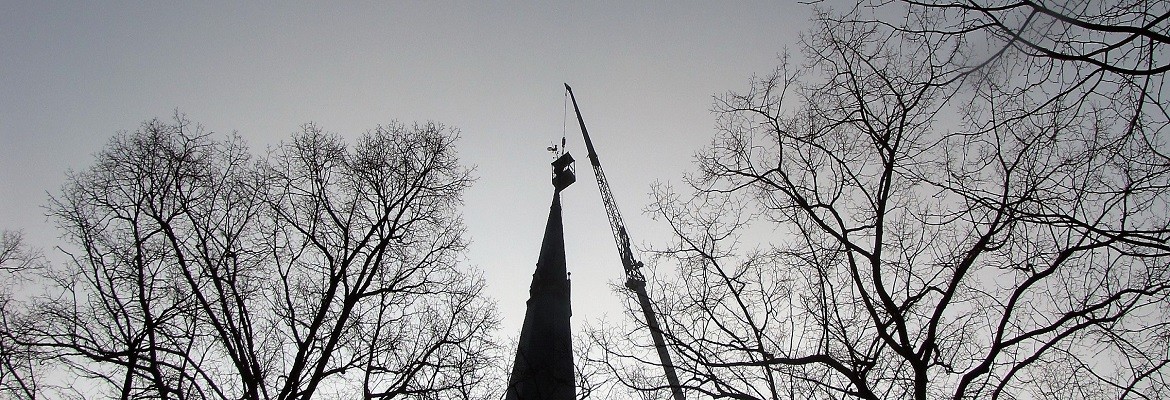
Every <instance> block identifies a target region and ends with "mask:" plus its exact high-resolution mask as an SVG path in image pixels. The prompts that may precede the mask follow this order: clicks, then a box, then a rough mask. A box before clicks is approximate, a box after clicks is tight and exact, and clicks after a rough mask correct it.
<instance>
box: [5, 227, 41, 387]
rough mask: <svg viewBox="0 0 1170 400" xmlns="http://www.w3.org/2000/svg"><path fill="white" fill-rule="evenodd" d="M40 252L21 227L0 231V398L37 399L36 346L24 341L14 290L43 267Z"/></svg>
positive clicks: (37, 358)
mask: <svg viewBox="0 0 1170 400" xmlns="http://www.w3.org/2000/svg"><path fill="white" fill-rule="evenodd" d="M41 260H42V257H41V253H40V252H39V251H38V250H34V249H31V248H30V247H29V245H28V244H27V243H26V242H25V240H24V233H23V232H20V231H9V230H5V231H0V279H2V280H3V282H4V284H3V287H0V398H11V399H35V398H36V397H37V394H38V393H39V392H40V381H41V379H40V376H39V375H38V374H37V373H38V372H39V371H38V368H36V363H37V362H38V361H40V358H39V357H38V354H37V353H36V351H35V349H34V348H32V347H31V346H28V345H25V344H22V343H21V342H22V340H21V338H20V337H19V336H18V334H19V326H20V325H21V323H20V321H21V320H22V319H23V318H24V315H23V314H22V313H21V311H22V310H23V308H22V307H21V306H20V304H18V300H17V299H15V298H14V293H13V292H14V291H15V290H17V288H19V287H20V285H22V284H24V283H26V282H27V281H28V275H29V274H31V273H34V272H36V271H37V270H38V269H39V268H40V264H41Z"/></svg>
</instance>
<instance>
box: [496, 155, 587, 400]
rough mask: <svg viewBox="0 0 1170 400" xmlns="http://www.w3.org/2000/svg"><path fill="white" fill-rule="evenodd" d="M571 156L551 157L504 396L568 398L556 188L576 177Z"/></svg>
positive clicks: (572, 391) (565, 280)
mask: <svg viewBox="0 0 1170 400" xmlns="http://www.w3.org/2000/svg"><path fill="white" fill-rule="evenodd" d="M572 164H573V157H571V156H569V154H568V153H565V154H564V155H562V156H561V157H560V158H558V159H557V160H556V161H553V163H552V165H553V177H552V181H553V187H554V190H553V199H552V206H551V207H550V209H549V214H548V223H547V224H545V227H544V241H543V242H542V243H541V245H540V256H539V257H538V258H537V262H536V272H535V273H533V274H532V285H531V286H530V287H529V298H528V311H527V312H525V314H524V326H523V328H521V329H520V343H519V345H518V346H517V348H516V360H515V361H514V362H513V364H512V375H511V377H510V378H509V379H508V393H507V397H506V400H573V398H574V397H576V392H577V390H576V386H575V385H574V383H573V341H572V332H571V328H570V326H569V318H570V317H571V316H572V314H573V311H572V308H571V306H570V304H569V276H568V270H567V268H566V265H565V238H564V227H563V225H562V222H561V191H562V190H564V189H565V188H566V187H568V186H569V185H571V184H573V182H574V181H576V176H575V175H574V172H573V165H572Z"/></svg>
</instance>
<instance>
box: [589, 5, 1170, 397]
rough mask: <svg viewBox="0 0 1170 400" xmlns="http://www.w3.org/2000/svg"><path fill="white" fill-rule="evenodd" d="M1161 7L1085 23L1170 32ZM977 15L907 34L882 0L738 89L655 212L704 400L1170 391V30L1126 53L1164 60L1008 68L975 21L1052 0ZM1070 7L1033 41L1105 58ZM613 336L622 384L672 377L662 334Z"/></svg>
mask: <svg viewBox="0 0 1170 400" xmlns="http://www.w3.org/2000/svg"><path fill="white" fill-rule="evenodd" d="M1137 3H1139V4H1138V5H1137V6H1134V7H1130V8H1129V9H1124V8H1125V7H1124V6H1125V5H1124V4H1123V5H1121V6H1114V4H1116V3H1109V4H1108V5H1106V4H1104V3H1100V4H1098V3H1077V4H1082V5H1081V6H1079V7H1080V8H1075V7H1074V8H1070V9H1064V10H1066V11H1068V10H1081V11H1084V10H1090V11H1102V13H1104V14H1108V15H1118V14H1121V13H1124V12H1137V13H1139V14H1141V15H1153V16H1155V17H1157V16H1163V15H1166V11H1165V10H1152V11H1151V10H1149V9H1151V8H1159V7H1160V8H1162V9H1164V8H1166V6H1165V5H1164V4H1161V3H1159V4H1152V3H1148V2H1137ZM890 4H894V5H906V4H903V3H890ZM970 4H971V3H967V2H964V3H962V5H960V6H953V7H952V6H947V7H946V8H944V9H942V10H941V11H940V10H938V9H934V8H931V6H928V5H923V4H921V3H917V2H913V3H909V6H908V8H904V9H903V10H909V11H906V12H907V14H904V15H906V16H907V17H906V18H904V19H902V20H900V22H899V21H893V20H890V19H881V18H878V19H873V18H874V17H873V16H874V15H878V16H882V15H890V14H889V13H886V14H883V12H884V11H881V10H878V11H875V10H874V9H871V8H867V7H868V6H865V5H862V6H859V7H856V8H853V9H851V10H848V11H847V12H846V13H844V14H843V15H842V14H833V13H829V12H825V13H821V14H819V16H818V19H817V26H816V27H815V28H814V29H813V30H812V31H810V32H809V33H808V34H807V35H806V36H805V37H804V39H803V42H802V47H803V49H802V50H803V56H804V58H805V59H806V60H807V63H805V64H804V65H803V67H793V66H790V65H787V63H784V64H785V65H782V66H781V68H779V69H778V70H777V71H776V72H775V73H773V74H771V75H769V76H767V77H765V78H763V79H759V80H756V81H754V82H753V83H752V85H751V88H750V89H749V90H748V91H747V92H743V93H730V94H727V95H725V96H720V97H718V98H717V100H716V111H717V112H718V113H719V125H718V134H717V136H716V138H715V139H714V141H713V142H712V144H711V146H710V148H709V149H708V150H706V151H704V152H703V153H701V154H700V155H699V156H698V160H699V171H698V173H696V174H693V175H690V176H688V178H687V179H686V182H687V187H686V188H685V189H684V190H682V191H680V190H676V189H674V188H672V187H670V186H668V185H662V186H659V187H658V188H656V190H655V195H656V199H655V202H654V204H653V205H652V206H651V210H650V211H651V212H652V213H653V214H654V215H656V216H657V217H658V218H660V219H662V220H664V221H665V222H666V223H667V225H668V226H670V228H671V229H673V231H674V234H675V239H674V241H673V242H672V243H670V244H668V245H665V246H662V247H660V248H658V249H657V250H655V254H656V255H657V256H658V257H657V260H656V261H657V262H658V265H659V266H660V267H661V266H666V265H669V266H672V267H676V268H677V269H676V271H675V272H677V274H675V275H671V276H667V274H666V273H665V272H664V271H661V270H659V271H658V273H659V277H658V279H657V282H658V285H657V286H656V289H657V290H656V292H657V293H656V294H655V297H656V298H657V300H658V303H657V306H658V308H659V310H660V312H661V314H662V318H663V320H664V323H663V326H664V329H665V330H666V331H667V336H668V338H669V341H670V347H671V350H672V352H673V353H674V354H675V356H676V363H677V364H678V365H677V367H678V368H679V370H680V376H681V377H682V379H683V385H684V386H685V388H686V391H687V392H688V393H691V394H692V395H696V394H697V395H701V396H702V397H706V396H711V397H717V398H724V397H727V398H737V399H776V398H790V397H792V398H866V399H879V398H914V399H927V398H954V399H960V398H1160V397H1161V396H1162V395H1161V393H1166V392H1170V385H1168V380H1167V378H1168V375H1170V370H1168V369H1167V364H1168V363H1170V315H1168V313H1167V311H1170V309H1168V308H1167V305H1168V304H1170V303H1168V301H1170V299H1168V297H1167V296H1168V294H1170V269H1168V266H1170V265H1168V264H1170V246H1168V245H1167V240H1170V191H1167V188H1168V187H1170V160H1167V158H1166V157H1165V156H1164V154H1166V150H1167V149H1166V148H1165V147H1166V146H1167V143H1166V140H1165V139H1164V137H1163V136H1164V135H1163V134H1162V132H1163V128H1162V127H1163V126H1164V124H1165V121H1166V120H1167V114H1166V113H1164V111H1163V110H1164V109H1165V107H1163V105H1162V100H1161V96H1160V87H1161V83H1162V80H1163V77H1162V76H1163V74H1162V71H1161V67H1160V66H1158V65H1157V61H1156V60H1155V59H1156V58H1157V57H1156V56H1153V55H1156V54H1158V53H1157V51H1158V50H1156V49H1159V48H1160V43H1161V39H1158V38H1157V37H1158V35H1159V34H1160V32H1164V31H1165V27H1166V26H1167V25H1166V24H1165V23H1163V22H1161V21H1162V19H1163V18H1154V17H1151V18H1149V19H1145V20H1141V21H1144V22H1140V23H1138V22H1135V24H1138V25H1141V24H1145V25H1148V26H1149V28H1148V29H1147V30H1146V31H1144V32H1138V33H1134V35H1136V36H1133V39H1131V40H1130V41H1129V42H1126V43H1132V42H1142V41H1144V42H1142V43H1144V44H1142V45H1139V46H1137V47H1133V49H1134V50H1133V51H1127V50H1116V49H1122V48H1123V47H1124V46H1130V44H1122V45H1121V46H1115V47H1114V49H1115V50H1110V51H1119V52H1121V53H1123V54H1126V55H1128V56H1133V57H1139V58H1140V57H1145V58H1144V61H1141V62H1137V61H1132V60H1130V59H1126V60H1125V61H1124V62H1122V61H1119V62H1117V63H1114V64H1112V65H1113V66H1114V67H1116V68H1106V67H1104V66H1101V65H1099V63H1094V62H1092V60H1087V59H1081V58H1073V59H1067V60H1066V59H1065V58H1063V57H1060V56H1058V55H1057V54H1054V53H1049V52H1042V51H1040V50H1038V49H1037V48H1036V47H1035V46H1032V45H1029V44H1026V43H1025V42H1017V43H1015V44H1011V46H1014V47H1012V48H1010V49H1008V50H1006V51H1003V52H1002V53H1001V54H996V55H994V56H993V57H990V58H989V57H986V54H987V52H986V51H984V50H985V49H984V48H982V47H981V46H983V43H971V41H970V37H964V36H962V34H965V33H970V32H973V30H971V29H968V28H965V26H966V25H962V24H959V25H954V24H953V21H955V19H954V18H958V20H959V21H972V20H975V19H977V18H991V17H989V16H988V15H998V14H996V13H999V12H1001V11H1003V10H1009V11H1010V10H1018V9H1030V10H1033V11H1035V10H1039V9H1040V8H1043V7H1044V6H1043V5H1036V4H1033V3H1029V2H1020V3H1018V5H1016V4H1017V3H1012V5H1005V6H1004V7H1002V10H1001V8H995V7H991V8H987V9H985V10H976V11H971V10H970V8H971V7H969V6H970ZM1089 4H1095V5H1098V6H1100V7H1098V8H1092V7H1090V6H1089ZM887 6H889V4H887V3H884V2H883V3H881V4H879V5H878V6H877V7H879V8H880V7H887ZM916 7H925V9H919V8H916ZM1013 7H1014V8H1013ZM1113 7H1117V8H1118V9H1114V8H1113ZM1143 7H1145V9H1143ZM1135 10H1136V11H1135ZM1036 12H1041V11H1036ZM952 13H959V15H952ZM964 13H973V14H964ZM895 15H898V14H895ZM972 15H974V16H972ZM1045 15H1046V16H1044V18H1049V19H1054V20H1056V21H1057V22H1061V23H1065V24H1069V26H1072V27H1073V28H1067V29H1065V28H1059V27H1057V28H1053V29H1056V30H1055V31H1047V30H1038V29H1039V28H1038V27H1032V28H1026V29H1025V31H1027V32H1029V33H1028V34H1027V35H1016V36H1021V37H1030V38H1032V39H1029V43H1040V44H1039V45H1038V46H1050V47H1049V48H1057V49H1059V48H1061V46H1070V47H1069V48H1064V49H1062V50H1057V51H1058V52H1069V51H1074V50H1075V51H1085V52H1086V53H1085V55H1086V56H1088V57H1097V56H1098V55H1099V52H1094V51H1093V50H1092V48H1091V47H1084V48H1081V49H1079V50H1076V49H1071V48H1072V47H1076V43H1079V42H1077V41H1078V40H1080V39H1078V38H1079V37H1081V36H1077V37H1070V36H1069V34H1068V33H1067V30H1068V29H1074V28H1076V29H1080V28H1077V27H1080V26H1081V24H1079V23H1078V22H1077V21H1081V20H1089V21H1098V23H1100V20H1099V19H1094V18H1096V17H1093V16H1092V15H1091V14H1089V13H1087V12H1086V13H1084V14H1081V15H1082V16H1085V17H1084V18H1078V19H1077V20H1067V19H1061V18H1058V17H1057V16H1054V15H1050V14H1045ZM1040 17H1041V16H1036V17H1035V18H1040ZM1001 19H1002V18H1001ZM964 23H967V22H964ZM1151 24H1152V25H1151ZM940 26H941V27H942V28H938V27H940ZM1004 26H1008V27H1011V26H1014V25H1011V24H1010V23H1009V24H1006V25H1004ZM931 27H934V28H931ZM980 29H989V30H991V31H989V32H987V33H986V34H987V35H990V36H993V37H1008V36H1010V35H1008V34H1003V33H1002V32H1003V29H1004V27H1003V26H996V25H994V24H993V25H988V26H986V27H980ZM1106 31H1108V30H1106ZM956 32H958V33H956ZM995 32H1001V33H995ZM996 35H999V36H996ZM1035 35H1039V36H1035ZM1045 35H1052V36H1045ZM1038 37H1047V38H1048V39H1049V40H1050V41H1048V42H1043V41H1040V39H1037V38H1038ZM1009 39H1010V38H1009ZM1009 41H1010V40H1009ZM1001 48H1002V46H1001ZM980 54H982V55H984V57H983V58H979V57H976V56H977V55H980ZM1090 54H1091V55H1090ZM1143 54H1145V55H1144V56H1143ZM1102 57H1113V56H1102ZM977 59H978V60H980V61H979V62H978V63H975V64H972V60H977ZM1102 60H1109V62H1113V61H1114V60H1117V59H1115V58H1107V59H1106V58H1102ZM1127 63H1131V64H1127ZM1143 63H1145V64H1143ZM1135 65H1146V69H1144V70H1134V69H1135V68H1136V67H1135ZM604 338H605V339H606V340H609V341H610V342H609V343H608V345H607V346H605V348H606V349H607V350H608V351H609V355H610V357H609V359H608V361H609V362H610V363H611V365H613V368H612V371H614V372H616V373H617V374H619V375H621V374H626V375H632V374H633V373H634V372H637V371H641V372H642V373H645V372H651V371H653V370H654V369H656V368H657V366H656V365H654V361H655V360H654V359H653V358H646V357H644V354H650V353H647V352H645V351H644V350H645V346H646V344H647V343H646V341H644V340H641V339H640V338H639V337H637V336H633V337H632V339H631V340H626V338H625V337H623V336H621V335H606V336H604ZM637 346H642V347H643V348H642V351H639V350H638V347H637ZM627 382H628V384H632V385H634V386H637V387H639V388H641V389H646V390H660V389H661V388H662V383H661V382H660V381H652V382H649V383H648V384H638V383H636V382H633V381H627Z"/></svg>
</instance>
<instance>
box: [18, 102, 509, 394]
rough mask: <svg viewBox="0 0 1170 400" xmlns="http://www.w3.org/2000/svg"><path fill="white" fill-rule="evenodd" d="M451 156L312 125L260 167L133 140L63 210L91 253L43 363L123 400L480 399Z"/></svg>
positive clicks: (204, 149) (59, 205)
mask: <svg viewBox="0 0 1170 400" xmlns="http://www.w3.org/2000/svg"><path fill="white" fill-rule="evenodd" d="M456 138H457V133H455V132H454V131H452V130H450V129H447V128H445V127H443V126H441V125H438V124H425V125H415V126H406V125H402V124H391V125H387V126H382V127H378V128H377V129H375V130H373V131H370V132H368V133H366V134H365V135H362V136H361V138H360V139H359V140H358V142H357V144H356V145H354V146H352V147H350V146H347V145H346V144H345V143H344V141H343V140H342V139H341V137H340V136H338V135H336V134H330V133H325V132H323V131H322V130H320V129H319V128H317V127H316V126H313V125H306V126H305V127H304V129H303V130H302V132H300V133H298V134H296V135H294V136H293V138H292V139H291V140H290V141H289V142H288V143H286V144H284V145H282V146H280V147H279V148H278V149H277V150H275V151H274V152H273V153H272V154H271V155H270V156H269V157H268V159H267V160H256V159H254V157H253V156H252V155H251V154H250V153H249V152H248V150H247V148H246V146H245V145H244V144H243V143H242V141H241V140H240V139H239V138H238V137H230V138H227V139H226V140H222V141H217V140H214V139H213V137H212V135H211V134H210V133H207V132H204V131H203V130H202V129H200V128H199V127H198V126H194V125H192V124H190V123H189V122H187V121H186V120H185V119H183V118H181V117H176V118H175V119H174V120H173V121H171V122H164V121H160V120H153V121H149V122H147V123H145V124H144V125H143V126H142V127H141V128H140V129H139V130H137V131H134V132H128V133H121V134H119V135H117V136H116V137H115V138H114V139H113V140H111V142H110V144H109V145H108V147H107V148H106V149H105V150H104V151H103V152H102V153H101V154H99V156H98V161H97V163H96V164H95V165H94V166H93V167H91V168H90V169H88V170H86V171H83V172H80V173H75V174H72V175H71V176H70V179H69V182H68V184H66V186H65V187H64V188H63V190H62V192H61V194H59V195H57V196H56V197H54V198H53V201H52V205H51V207H50V209H51V213H52V215H53V216H54V217H56V218H57V220H58V221H59V223H60V227H61V229H62V231H63V232H65V236H66V238H67V239H69V241H70V242H71V244H72V245H73V247H71V248H73V249H76V251H71V252H70V253H69V255H70V256H71V258H72V260H73V261H72V263H70V264H68V265H65V266H63V267H60V268H55V269H53V270H52V271H51V274H49V276H50V278H51V279H52V282H53V283H54V284H55V286H56V287H57V290H58V291H59V294H58V295H54V296H52V297H49V298H45V299H43V300H42V301H41V302H40V303H39V304H38V305H37V307H35V309H34V310H33V311H32V312H33V313H34V314H35V315H36V316H37V320H38V321H39V322H38V323H37V324H34V325H33V326H32V327H31V331H32V334H31V336H32V337H33V338H34V339H35V341H34V342H33V343H32V344H34V345H36V346H39V347H40V348H43V349H48V350H49V351H51V352H52V354H53V356H54V357H55V359H57V360H59V361H61V362H63V363H64V364H65V365H67V366H68V367H69V370H70V371H72V372H74V373H76V374H77V375H78V376H80V377H81V378H83V379H85V380H87V381H89V384H92V385H95V386H96V387H98V388H102V390H105V391H107V392H106V393H107V395H108V396H110V397H117V398H183V399H188V398H189V399H240V398H244V399H308V398H312V397H314V396H341V397H364V398H396V397H400V398H434V397H453V398H482V397H484V396H486V395H487V394H490V389H487V388H484V387H483V385H482V371H483V370H484V368H485V366H486V365H488V364H489V363H490V362H492V361H493V358H492V357H493V356H494V352H493V349H494V347H493V346H494V343H493V342H492V340H491V337H490V334H491V332H492V330H493V329H494V328H495V326H496V324H497V320H496V316H495V311H494V308H493V306H492V305H491V303H490V302H487V301H486V300H485V299H484V298H483V296H482V294H481V290H482V286H483V282H482V280H481V279H480V278H478V277H477V275H476V274H474V273H473V271H467V270H465V268H463V267H461V265H460V264H461V257H462V254H463V251H464V248H465V242H464V239H463V227H462V223H461V219H460V216H459V208H458V207H459V205H460V196H461V193H462V191H463V189H465V188H466V187H467V186H468V185H469V184H470V183H471V179H470V178H469V175H468V170H467V169H466V168H464V167H462V166H461V165H460V164H459V162H458V159H457V157H456V154H455V146H454V142H455V140H456ZM91 396H92V395H91Z"/></svg>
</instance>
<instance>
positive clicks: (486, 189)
mask: <svg viewBox="0 0 1170 400" xmlns="http://www.w3.org/2000/svg"><path fill="white" fill-rule="evenodd" d="M289 4H291V3H289V2H230V3H219V4H212V2H173V3H172V2H143V3H118V4H113V3H111V2H49V1H9V2H2V3H0V188H3V189H0V228H3V229H23V230H25V232H26V235H27V239H29V240H31V241H32V242H33V243H32V244H33V245H35V246H37V247H41V248H43V249H45V250H46V252H49V253H53V251H52V250H51V248H52V246H53V245H54V243H56V236H57V233H56V232H55V231H54V229H53V228H52V225H51V223H50V222H49V221H47V220H46V218H45V217H44V210H43V209H42V208H41V207H42V205H43V204H45V200H46V197H47V193H48V192H55V191H56V190H57V188H58V187H59V186H60V185H61V184H62V183H63V181H64V176H65V172H66V171H67V170H68V169H84V168H86V167H88V166H89V165H91V164H92V161H93V154H95V153H96V152H98V151H99V150H101V148H102V147H103V146H104V145H105V143H106V141H107V140H108V138H109V137H110V136H111V135H113V134H114V133H115V132H117V131H119V130H133V129H135V128H137V127H138V125H139V124H140V123H141V122H142V121H144V120H147V119H150V118H153V117H160V118H167V117H169V116H170V115H171V114H173V112H174V111H175V110H178V111H180V112H182V113H184V114H186V115H187V116H188V118H189V119H190V120H191V121H193V122H197V123H200V124H202V125H203V126H204V127H205V128H206V129H208V130H211V131H215V132H218V133H223V134H226V133H230V132H232V131H238V133H239V134H240V135H241V136H243V137H244V138H245V139H246V140H247V141H248V142H249V144H250V145H251V146H252V149H253V151H254V152H256V153H262V152H263V151H264V149H265V148H267V147H270V146H273V145H275V144H277V143H278V142H279V141H280V140H282V139H284V138H286V137H288V135H289V134H291V133H292V132H294V131H296V130H297V129H298V127H299V126H300V125H301V124H303V123H306V122H310V121H312V122H316V123H317V124H319V125H320V126H321V127H323V128H324V129H326V130H328V131H333V132H338V133H341V134H342V135H344V136H346V137H349V138H353V137H356V136H357V135H358V134H360V133H362V132H364V131H366V130H369V129H372V128H373V127H375V126H376V125H377V124H379V123H387V122H390V121H391V120H400V121H403V122H407V123H409V122H412V121H426V120H433V121H438V122H442V123H444V124H447V125H449V126H454V127H456V128H458V129H460V130H461V131H462V136H463V139H462V140H461V142H460V153H461V155H462V158H463V160H464V162H465V163H466V164H468V165H475V166H476V168H477V169H476V173H475V175H476V176H477V177H478V181H477V183H476V184H475V186H474V187H473V188H472V189H471V190H470V191H469V192H468V193H467V194H466V197H465V201H466V207H465V209H464V210H465V214H464V217H465V221H466V223H467V227H468V231H469V235H470V237H471V239H472V247H471V250H470V252H469V254H468V258H469V262H470V263H471V264H473V265H475V266H476V267H477V268H479V269H481V270H482V271H484V274H485V276H486V278H487V283H488V294H489V295H491V296H492V297H494V298H495V299H496V300H497V301H498V304H499V306H500V310H501V313H502V315H503V317H504V330H503V331H502V332H501V333H502V334H503V335H505V336H515V335H517V334H518V332H519V326H520V323H521V321H522V319H523V315H524V301H525V300H527V297H528V294H527V289H528V284H529V280H530V278H531V273H532V270H533V268H534V266H535V263H536V257H537V253H538V252H539V248H540V239H541V234H542V233H543V232H542V230H543V228H544V221H545V218H546V217H547V215H548V205H549V201H550V200H551V196H552V186H551V185H550V183H549V181H548V178H549V166H548V163H549V162H550V161H551V157H550V155H549V153H548V152H547V151H545V147H546V146H548V145H549V144H551V143H553V142H559V140H560V137H561V134H562V132H564V131H565V130H564V123H565V121H564V117H565V114H564V113H565V108H564V106H565V104H564V88H563V86H562V82H568V83H569V84H570V85H572V86H573V89H574V91H575V92H576V95H577V100H578V101H579V102H580V105H581V108H582V113H583V114H584V116H585V121H586V123H587V124H588V125H589V130H590V133H591V135H593V136H594V140H595V142H596V143H595V144H596V147H597V151H598V153H599V155H600V158H601V161H602V163H603V165H604V167H605V168H606V172H607V173H608V174H609V175H608V178H609V181H610V184H611V185H612V188H613V190H614V193H615V196H616V197H617V200H618V202H619V205H620V207H621V208H622V211H623V212H624V216H625V218H626V221H627V224H628V225H629V229H630V231H631V232H630V233H631V235H632V236H633V238H634V242H635V243H636V244H645V243H652V242H656V241H657V242H661V241H662V240H664V239H665V238H666V237H667V234H666V232H665V226H663V225H662V224H661V223H659V222H654V221H651V220H650V218H649V216H646V215H643V214H642V212H641V211H642V209H643V207H645V206H646V205H647V204H648V202H649V201H650V198H649V196H648V191H649V186H650V184H651V183H652V182H654V181H677V180H678V179H679V178H680V177H681V176H682V174H683V173H684V172H685V171H689V170H691V169H693V167H692V163H691V160H692V155H693V154H694V152H695V151H697V150H699V149H701V148H702V147H703V146H704V145H705V144H706V143H707V142H708V141H709V140H710V138H711V137H712V133H713V126H714V115H713V114H712V113H711V112H710V108H711V96H712V95H713V94H717V93H722V92H725V91H728V90H742V89H745V88H747V87H748V80H749V79H750V78H751V76H752V75H753V74H758V75H763V74H767V73H768V72H769V71H771V70H772V69H773V68H774V67H775V66H776V64H777V56H778V55H779V54H780V53H781V52H782V51H784V49H785V47H786V46H788V47H792V46H793V45H794V44H795V43H796V39H797V34H798V32H799V30H800V29H802V28H804V27H805V26H807V20H808V18H809V16H810V15H811V10H810V8H809V7H808V6H804V5H797V4H787V3H784V2H710V3H698V2H652V3H649V2H648V3H642V4H627V3H626V2H572V3H562V2H557V3H553V2H533V3H517V4H512V3H505V2H492V3H487V2H468V3H442V2H421V1H420V2H394V3H388V4H325V3H324V2H323V3H322V4H306V5H296V6H291V5H289ZM570 108H571V105H570ZM570 113H571V110H570ZM569 118H570V119H569V121H568V139H569V146H568V149H569V151H570V152H571V153H573V154H574V155H575V156H576V158H577V159H578V160H580V161H579V162H578V165H577V168H578V177H579V179H578V182H577V183H576V184H575V185H573V186H572V187H570V188H569V189H567V191H566V192H565V193H564V195H563V202H564V217H565V236H566V238H565V239H566V242H567V243H566V247H567V248H566V253H567V257H568V265H569V270H570V271H571V272H572V274H573V275H572V278H573V304H574V306H573V308H574V324H575V325H577V326H580V324H581V323H582V322H587V321H593V320H596V319H598V318H601V317H602V316H604V315H606V314H608V315H610V317H611V318H616V317H618V313H619V312H620V307H619V303H618V298H617V296H616V295H615V294H614V293H612V292H611V291H610V288H609V286H608V285H609V284H610V283H611V282H620V281H621V267H620V263H619V260H618V258H617V253H616V250H615V248H614V244H613V239H612V237H611V236H610V233H609V227H608V225H607V220H606V218H605V211H604V209H603V208H602V206H601V200H600V197H599V195H598V191H597V184H596V183H595V182H594V181H593V176H592V171H591V170H590V168H589V165H588V161H587V160H586V159H585V149H584V146H583V145H582V144H581V140H580V133H579V131H578V129H577V128H576V127H575V123H576V122H575V120H574V119H572V118H573V117H572V116H571V114H570V115H569Z"/></svg>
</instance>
